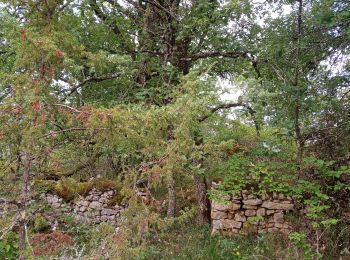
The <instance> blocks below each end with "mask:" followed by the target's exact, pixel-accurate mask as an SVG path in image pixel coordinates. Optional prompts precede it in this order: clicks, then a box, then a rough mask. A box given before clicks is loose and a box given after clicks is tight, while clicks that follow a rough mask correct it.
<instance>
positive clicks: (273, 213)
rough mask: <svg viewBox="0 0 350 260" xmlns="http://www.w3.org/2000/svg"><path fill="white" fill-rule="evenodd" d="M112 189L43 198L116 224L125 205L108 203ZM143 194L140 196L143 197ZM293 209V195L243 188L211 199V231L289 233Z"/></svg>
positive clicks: (82, 216) (90, 219)
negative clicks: (222, 200)
mask: <svg viewBox="0 0 350 260" xmlns="http://www.w3.org/2000/svg"><path fill="white" fill-rule="evenodd" d="M114 192H115V191H113V190H107V191H99V190H96V189H92V190H91V191H89V192H88V194H87V195H86V196H85V197H83V196H79V197H77V198H75V199H74V200H73V201H72V202H70V203H65V202H64V201H63V199H62V198H60V197H58V196H57V195H54V194H52V193H47V194H45V195H44V198H45V200H46V201H47V203H48V204H49V206H50V207H52V208H54V209H61V210H63V211H66V212H67V213H70V214H72V215H73V216H74V218H75V219H76V220H77V221H84V222H86V223H91V224H93V223H96V224H98V223H101V222H109V223H111V224H113V225H118V221H119V220H120V217H121V213H122V212H123V211H124V210H125V208H126V206H125V205H114V206H110V200H111V198H112V197H113V195H114ZM142 195H143V194H141V195H139V196H141V197H143V196H142ZM293 210H294V204H293V201H292V199H291V198H289V197H286V196H284V195H282V194H276V193H273V194H272V195H271V196H263V197H261V198H258V197H256V196H255V195H253V194H250V193H249V192H248V191H245V190H244V191H242V192H241V193H240V194H239V195H235V196H230V198H227V201H226V203H224V204H221V203H217V202H215V201H212V209H211V219H212V234H213V235H215V234H225V235H230V234H238V233H239V234H247V233H263V232H281V233H285V234H288V233H290V232H291V231H292V225H291V223H290V222H288V221H287V220H286V218H285V216H286V214H287V213H288V212H290V211H293Z"/></svg>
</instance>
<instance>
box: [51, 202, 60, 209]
mask: <svg viewBox="0 0 350 260" xmlns="http://www.w3.org/2000/svg"><path fill="white" fill-rule="evenodd" d="M51 206H52V207H53V208H56V209H57V208H59V207H61V204H60V203H59V202H53V203H52V204H51Z"/></svg>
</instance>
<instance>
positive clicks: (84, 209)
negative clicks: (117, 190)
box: [45, 189, 125, 225]
mask: <svg viewBox="0 0 350 260" xmlns="http://www.w3.org/2000/svg"><path fill="white" fill-rule="evenodd" d="M113 195H114V191H113V190H108V191H99V190H96V189H92V190H91V191H89V193H88V194H87V196H85V197H83V196H79V197H77V198H76V199H75V200H74V201H72V202H71V203H69V204H68V203H65V202H64V201H63V199H62V198H60V197H58V196H57V195H55V194H51V193H47V194H45V199H46V201H47V203H48V204H49V206H51V207H52V208H55V209H59V208H62V209H68V211H71V212H72V213H73V215H74V217H75V219H76V220H78V221H85V222H87V223H101V222H109V223H111V224H113V225H116V224H117V222H118V220H119V219H120V216H121V212H122V211H123V210H125V206H122V205H114V206H110V205H109V204H110V200H111V199H112V197H113Z"/></svg>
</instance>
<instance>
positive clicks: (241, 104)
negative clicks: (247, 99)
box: [198, 102, 260, 136]
mask: <svg viewBox="0 0 350 260" xmlns="http://www.w3.org/2000/svg"><path fill="white" fill-rule="evenodd" d="M233 107H244V108H245V109H247V110H248V112H249V114H250V115H251V117H252V119H253V121H254V125H255V129H256V134H257V136H260V131H259V130H260V129H259V125H258V121H257V120H256V117H255V114H256V111H255V110H254V109H253V108H252V107H251V106H250V105H249V104H247V103H243V102H237V103H227V104H221V105H218V106H216V107H213V108H212V109H211V110H210V113H209V114H207V115H205V116H203V117H201V118H199V119H198V121H199V122H203V121H205V120H206V119H208V118H209V117H210V116H211V115H212V114H213V113H215V112H217V111H219V110H221V109H230V108H233Z"/></svg>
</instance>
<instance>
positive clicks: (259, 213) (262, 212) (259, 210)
mask: <svg viewBox="0 0 350 260" xmlns="http://www.w3.org/2000/svg"><path fill="white" fill-rule="evenodd" d="M256 215H257V216H265V215H266V209H264V208H260V209H258V210H257V211H256Z"/></svg>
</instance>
